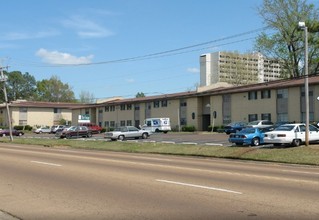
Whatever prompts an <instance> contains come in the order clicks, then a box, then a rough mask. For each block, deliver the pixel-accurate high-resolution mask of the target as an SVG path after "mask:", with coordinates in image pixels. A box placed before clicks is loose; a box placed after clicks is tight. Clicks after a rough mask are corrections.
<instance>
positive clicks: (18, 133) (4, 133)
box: [0, 129, 24, 137]
mask: <svg viewBox="0 0 319 220" xmlns="http://www.w3.org/2000/svg"><path fill="white" fill-rule="evenodd" d="M12 135H13V136H22V135H24V132H23V131H18V130H16V129H12ZM0 136H1V137H5V136H10V130H9V129H2V130H0Z"/></svg>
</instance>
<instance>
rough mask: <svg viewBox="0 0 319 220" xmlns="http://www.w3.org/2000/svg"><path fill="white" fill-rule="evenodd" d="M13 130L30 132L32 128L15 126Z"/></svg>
mask: <svg viewBox="0 0 319 220" xmlns="http://www.w3.org/2000/svg"><path fill="white" fill-rule="evenodd" d="M13 128H14V129H16V130H18V131H31V130H32V127H31V126H30V125H16V126H14V127H13Z"/></svg>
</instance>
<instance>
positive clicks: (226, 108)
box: [72, 76, 319, 130]
mask: <svg viewBox="0 0 319 220" xmlns="http://www.w3.org/2000/svg"><path fill="white" fill-rule="evenodd" d="M318 96H319V76H310V77H309V100H310V106H309V113H310V114H309V116H310V121H319V101H318V100H317V97H318ZM304 97H305V93H304V79H303V78H297V79H289V80H276V81H270V82H265V83H258V84H250V85H245V86H233V87H218V88H213V89H208V90H201V91H190V92H181V93H174V94H166V95H159V96H149V97H143V98H130V99H117V100H112V101H108V102H104V103H100V104H96V105H92V106H91V107H88V106H87V107H86V109H87V110H86V111H87V112H89V111H91V112H94V111H96V113H95V115H96V121H95V123H97V124H99V125H100V126H102V127H117V126H123V125H134V126H139V125H142V124H143V121H144V120H145V119H146V118H151V117H153V118H154V117H169V118H170V119H171V125H172V128H174V129H179V128H180V127H181V126H185V125H192V126H195V127H196V129H197V130H207V128H208V126H209V125H215V126H218V125H225V124H228V123H230V122H232V121H246V122H249V121H253V120H259V119H268V120H271V121H273V122H276V121H296V122H300V121H304V120H305V105H304ZM83 111H84V109H81V108H77V109H74V110H73V120H72V121H74V120H76V118H77V117H78V115H80V114H82V113H83Z"/></svg>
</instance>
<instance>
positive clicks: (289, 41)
mask: <svg viewBox="0 0 319 220" xmlns="http://www.w3.org/2000/svg"><path fill="white" fill-rule="evenodd" d="M257 11H258V13H259V15H260V16H261V17H262V18H263V20H264V23H265V24H266V25H267V26H268V27H269V28H270V29H272V30H274V31H275V32H274V33H273V34H272V35H268V34H266V33H265V32H263V33H262V34H261V35H260V36H259V37H258V38H257V41H256V45H255V49H256V50H257V51H259V52H261V53H262V54H263V55H265V56H268V57H271V58H276V59H279V60H282V61H284V66H283V67H284V69H285V70H286V71H283V77H285V78H289V77H297V76H301V75H302V71H303V66H304V65H302V64H303V61H304V35H303V31H302V30H301V29H300V28H299V27H298V22H300V21H304V22H306V25H307V27H311V29H310V30H311V33H309V34H308V46H309V47H308V50H309V52H308V56H309V74H315V73H318V70H319V62H318V57H319V35H318V33H313V32H315V31H316V30H317V29H316V28H318V26H317V25H318V15H319V12H318V9H317V8H315V6H314V5H313V4H307V1H306V0H264V1H263V4H262V5H261V6H260V7H258V8H257Z"/></svg>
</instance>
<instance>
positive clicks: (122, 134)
mask: <svg viewBox="0 0 319 220" xmlns="http://www.w3.org/2000/svg"><path fill="white" fill-rule="evenodd" d="M150 135H151V132H150V131H147V130H140V129H138V128H136V127H134V126H123V127H119V128H115V130H114V131H111V132H105V134H104V138H107V139H111V140H125V139H127V138H135V139H138V138H143V139H146V138H148V137H149V136H150Z"/></svg>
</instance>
